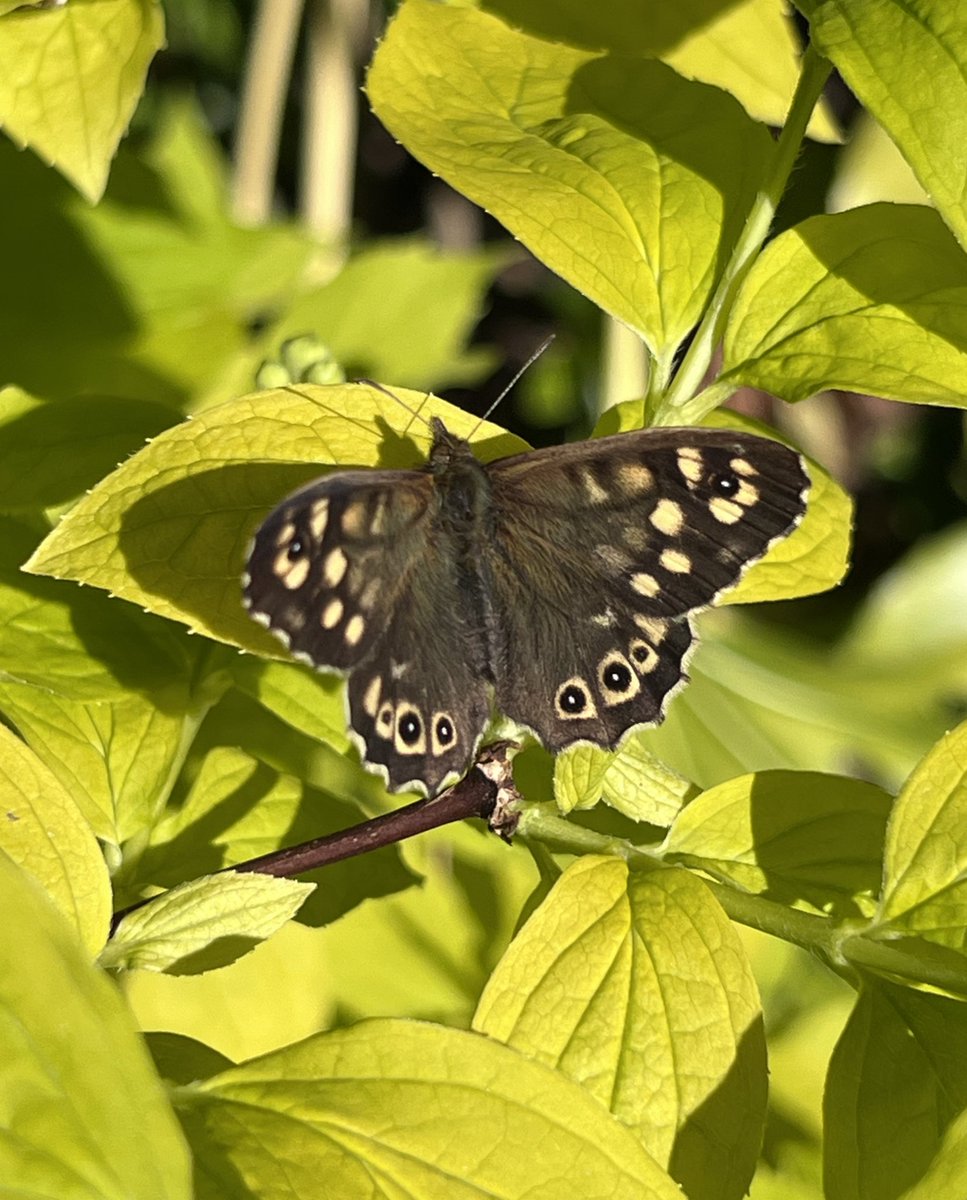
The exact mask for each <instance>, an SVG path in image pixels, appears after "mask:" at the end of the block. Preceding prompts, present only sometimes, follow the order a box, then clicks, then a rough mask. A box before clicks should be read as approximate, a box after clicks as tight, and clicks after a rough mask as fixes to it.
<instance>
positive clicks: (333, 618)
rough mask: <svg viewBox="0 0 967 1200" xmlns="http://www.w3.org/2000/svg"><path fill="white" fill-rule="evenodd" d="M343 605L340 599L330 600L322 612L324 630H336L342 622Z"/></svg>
mask: <svg viewBox="0 0 967 1200" xmlns="http://www.w3.org/2000/svg"><path fill="white" fill-rule="evenodd" d="M342 614H343V605H342V601H341V600H339V599H336V600H330V601H329V603H328V604H327V605H326V607H325V608H324V609H323V610H322V627H323V629H334V628H335V627H336V626H337V625H338V624H339V622H340V621H341V620H342Z"/></svg>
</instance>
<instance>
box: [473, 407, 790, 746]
mask: <svg viewBox="0 0 967 1200" xmlns="http://www.w3.org/2000/svg"><path fill="white" fill-rule="evenodd" d="M487 471H488V477H489V479H490V483H491V488H492V514H493V517H492V535H491V537H490V538H489V541H488V544H487V554H486V562H487V567H486V569H487V574H488V576H489V579H490V590H491V593H492V596H493V601H494V607H495V610H496V614H497V619H496V621H495V627H496V629H497V630H498V632H499V646H498V652H497V654H496V661H495V669H494V675H495V684H496V694H497V705H498V707H499V708H500V710H501V711H502V712H504V713H506V715H507V716H509V717H511V718H513V719H514V720H517V721H518V722H520V723H521V724H523V725H526V726H528V727H530V728H531V729H533V730H534V731H535V732H536V733H537V734H538V736H539V737H540V738H541V740H542V741H543V743H544V744H545V745H546V746H547V747H548V748H549V749H552V750H560V749H562V748H563V747H565V746H568V745H570V744H572V743H574V742H579V741H587V742H593V743H595V744H598V745H602V746H609V747H614V746H616V745H617V744H618V743H619V741H620V740H621V738H622V737H623V736H624V734H625V733H627V732H628V730H630V729H633V728H636V727H638V726H641V725H653V724H656V723H658V722H659V721H661V719H662V717H663V716H664V712H665V709H666V707H667V704H668V701H669V699H670V698H671V697H672V696H673V695H674V694H675V693H676V692H677V691H678V690H679V689H680V688H681V687H682V686H683V684H684V683H685V682H686V681H687V675H686V668H687V662H688V656H689V652H690V650H691V647H692V645H693V642H694V635H693V633H692V626H691V615H692V614H693V613H695V612H697V611H698V610H700V609H702V608H705V607H707V606H708V605H710V604H712V603H714V602H715V600H716V599H717V598H718V596H719V595H720V593H721V592H723V591H724V590H725V589H727V588H729V587H731V586H733V585H734V584H735V583H736V582H738V580H739V579H740V577H741V576H742V574H743V572H744V571H745V570H746V568H747V567H748V566H749V565H750V564H751V563H753V562H755V561H757V560H758V559H759V558H761V557H762V555H763V554H765V553H766V551H767V550H768V549H769V547H770V546H771V545H772V544H773V543H774V542H775V541H777V540H778V539H779V538H782V537H784V536H786V535H788V534H789V533H790V532H791V530H792V529H793V528H794V527H795V526H796V525H797V524H798V523H799V521H800V520H801V518H802V516H803V513H804V512H805V507H806V505H805V494H806V491H807V490H808V486H809V477H808V475H807V473H806V471H805V469H804V466H803V462H802V459H801V457H800V456H799V455H798V454H797V453H796V452H795V451H793V450H790V449H789V448H788V447H786V446H783V445H781V444H780V443H778V442H775V441H772V440H771V439H768V438H762V437H759V436H756V435H754V434H748V433H745V432H742V431H736V430H724V429H720V430H711V429H654V430H645V431H639V432H636V433H628V434H620V435H616V436H614V437H611V438H602V439H600V440H598V441H592V442H585V443H576V444H574V445H570V446H563V447H553V448H550V449H547V450H539V451H535V452H532V453H530V454H524V455H519V456H516V457H514V458H510V459H503V460H500V461H498V462H495V463H492V464H490V465H489V466H488V468H487Z"/></svg>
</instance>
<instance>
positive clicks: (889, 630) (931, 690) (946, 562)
mask: <svg viewBox="0 0 967 1200" xmlns="http://www.w3.org/2000/svg"><path fill="white" fill-rule="evenodd" d="M964 612H967V522H965V521H961V522H960V523H959V524H956V525H951V526H949V527H948V528H947V529H945V530H943V531H942V532H940V533H938V534H935V535H934V536H933V537H925V538H921V539H920V540H919V541H918V542H917V543H916V544H915V545H914V546H913V547H912V548H911V550H910V552H909V553H908V554H907V555H906V556H905V557H904V558H903V559H902V560H901V561H900V562H899V563H897V564H896V565H895V566H894V567H892V568H891V569H890V570H889V571H887V572H886V574H884V575H881V576H880V577H879V579H878V580H877V581H876V583H875V584H874V585H873V587H872V589H871V590H870V592H869V594H868V595H867V597H866V600H865V602H864V604H863V607H862V608H861V609H860V611H859V612H858V613H857V614H856V616H855V617H854V619H853V621H852V623H851V625H850V628H849V631H848V633H847V635H846V638H845V640H844V641H843V642H842V643H841V644H840V646H839V648H838V654H837V658H838V660H839V662H840V663H841V664H844V665H845V664H848V665H849V667H850V668H851V669H852V670H855V671H857V672H860V671H864V672H866V673H867V675H874V674H875V675H877V676H879V677H880V678H882V679H883V680H884V686H886V681H888V680H896V679H897V678H898V677H899V676H902V677H903V678H905V679H909V680H914V679H915V680H918V681H920V683H921V687H922V689H923V691H924V693H925V695H926V696H927V697H929V696H933V697H936V696H937V695H938V694H943V695H944V698H946V697H947V696H949V695H951V694H956V693H957V692H958V691H960V692H964V691H967V627H965V624H964V620H963V614H964ZM924 613H929V614H930V620H929V621H925V620H924V619H923V615H924Z"/></svg>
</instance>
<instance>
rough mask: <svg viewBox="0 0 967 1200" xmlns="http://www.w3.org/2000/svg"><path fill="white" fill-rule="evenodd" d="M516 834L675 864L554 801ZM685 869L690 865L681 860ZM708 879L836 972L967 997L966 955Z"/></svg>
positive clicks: (751, 918)
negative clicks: (576, 818) (580, 820)
mask: <svg viewBox="0 0 967 1200" xmlns="http://www.w3.org/2000/svg"><path fill="white" fill-rule="evenodd" d="M517 836H518V837H523V838H526V839H528V840H530V841H534V842H542V843H544V844H545V845H547V846H548V847H549V848H550V849H552V850H554V851H557V852H563V853H566V854H602V855H607V856H608V857H611V858H621V859H624V861H625V862H627V863H629V864H631V865H632V866H638V867H646V868H647V867H657V866H671V865H673V864H672V863H671V862H670V861H665V862H663V860H662V858H661V856H660V855H659V854H656V853H654V852H651V851H647V850H643V849H642V848H641V847H640V846H635V845H633V844H632V843H631V842H629V841H627V840H626V839H624V838H619V837H612V836H610V835H608V834H604V833H598V832H596V831H595V830H593V829H585V828H584V827H582V826H580V825H575V824H573V823H572V822H571V821H569V820H567V819H566V818H565V817H562V816H560V815H559V813H558V811H557V808H556V806H555V805H553V804H535V805H532V806H528V807H526V808H524V809H523V811H522V812H521V814H520V822H519V824H518V826H517ZM681 869H682V870H687V869H689V868H688V867H685V866H682V868H681ZM704 882H705V884H706V886H707V887H708V888H709V889H710V890H711V892H712V894H713V895H714V896H715V898H716V900H718V902H719V903H720V904H721V906H722V908H723V909H724V910H725V912H726V913H727V914H728V916H729V917H730V918H731V919H732V920H733V921H737V922H738V923H739V924H740V925H747V926H748V927H749V928H750V929H758V930H759V931H760V933H767V934H769V935H770V936H771V937H777V938H781V939H782V940H783V941H786V942H791V943H792V944H793V945H796V946H800V947H802V949H804V950H807V951H809V953H811V954H818V955H819V956H820V957H821V958H823V959H824V960H825V962H826V963H827V965H828V966H829V967H830V969H831V970H833V971H835V972H836V973H837V974H840V975H845V976H846V977H847V978H850V977H853V972H854V971H855V970H856V969H862V970H867V971H875V972H876V973H878V974H880V975H884V976H887V977H889V978H894V979H902V980H907V981H909V982H911V983H918V984H927V985H929V986H932V987H936V988H940V989H941V990H943V991H945V992H951V993H953V994H955V995H960V996H965V997H967V959H965V960H964V962H963V965H962V966H961V964H960V963H959V962H958V961H957V959H956V958H955V957H952V958H950V959H949V960H947V961H944V962H937V961H936V960H935V959H934V958H932V957H928V956H926V955H920V954H917V953H916V951H915V950H910V949H907V948H904V947H899V946H896V945H892V944H890V943H888V942H884V941H880V940H878V939H876V938H874V937H869V936H867V935H866V932H865V927H864V926H863V925H862V924H858V923H857V922H850V923H849V924H844V923H838V922H836V921H834V920H832V919H831V918H830V917H823V916H818V915H816V914H814V913H807V912H802V911H800V910H799V909H797V908H790V907H789V906H788V905H785V904H779V903H778V902H776V901H775V900H768V899H766V897H764V896H757V895H755V894H753V893H749V892H743V891H739V890H738V889H736V888H733V887H730V886H728V885H726V884H722V883H715V882H712V881H711V880H709V879H707V878H706V879H705V880H704Z"/></svg>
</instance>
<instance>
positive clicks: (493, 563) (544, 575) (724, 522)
mask: <svg viewBox="0 0 967 1200" xmlns="http://www.w3.org/2000/svg"><path fill="white" fill-rule="evenodd" d="M431 429H432V445H431V449H430V453H429V457H428V459H427V461H426V463H425V465H424V466H423V467H422V468H419V469H415V470H377V469H372V470H346V471H337V472H335V473H333V474H330V475H327V476H324V477H323V478H321V479H318V480H316V481H314V482H312V483H310V484H308V485H307V486H305V487H303V488H301V489H299V490H298V491H296V492H294V493H292V495H290V496H288V497H287V498H286V499H285V500H283V501H282V502H281V504H279V505H278V507H277V508H275V509H274V511H273V512H271V513H270V514H269V516H268V517H267V518H266V520H265V521H264V522H263V524H262V525H261V526H260V528H259V529H258V531H257V533H256V535H255V539H254V541H253V544H252V547H251V550H250V553H249V557H248V563H247V569H246V571H245V574H244V576H243V581H242V582H243V600H244V604H245V606H246V608H247V609H248V611H249V613H250V615H251V616H252V617H253V618H254V619H255V620H256V621H258V622H260V623H261V624H262V625H264V626H265V627H266V628H268V629H269V630H270V631H271V632H272V633H273V634H275V635H276V637H278V638H279V639H280V640H281V641H282V642H283V644H284V645H285V646H286V647H287V648H288V649H289V651H290V652H291V654H292V655H293V656H294V657H295V658H296V659H298V660H300V661H302V662H305V663H309V664H311V665H312V666H313V667H316V668H318V669H321V670H324V671H331V672H338V673H341V674H344V675H345V676H347V678H348V684H347V706H348V721H349V725H350V730H351V733H352V735H353V738H354V741H355V742H356V744H357V745H358V746H359V749H360V753H361V756H362V759H363V762H364V763H365V765H366V766H367V767H368V768H370V769H371V770H375V771H376V772H378V773H379V774H381V775H382V777H383V779H384V781H385V782H386V784H387V786H388V787H389V788H390V790H392V791H403V790H416V791H419V792H421V793H423V794H424V795H428V796H433V795H435V794H436V793H438V792H439V791H440V790H442V789H443V788H444V787H445V786H448V785H449V784H450V783H451V782H453V781H455V780H457V779H459V778H460V777H461V776H462V775H463V774H465V773H466V771H467V770H468V769H469V767H470V766H471V765H472V763H473V762H474V760H475V757H476V755H477V751H478V749H479V746H480V743H481V740H482V738H483V735H484V732H485V729H486V727H487V725H488V723H489V721H490V719H491V715H492V707H493V705H494V704H495V705H496V708H497V709H498V710H499V711H500V712H501V713H503V714H504V715H505V716H506V717H509V718H511V719H512V720H513V721H515V722H517V723H518V724H519V725H522V726H525V727H527V728H528V729H529V730H531V731H532V732H533V733H534V734H535V735H536V736H537V737H538V738H539V739H540V741H541V742H543V744H544V745H545V746H546V747H547V748H548V749H549V750H551V751H555V752H556V751H560V750H562V749H564V748H565V747H567V746H570V745H572V744H574V743H576V742H588V743H593V744H594V745H597V746H604V747H611V748H614V747H616V746H617V745H618V744H619V743H620V741H621V740H622V738H623V737H624V736H625V735H626V734H627V733H628V732H629V731H630V730H633V729H637V728H639V727H641V726H648V725H655V724H658V723H659V722H660V721H661V720H662V719H663V717H664V715H665V712H666V709H667V706H668V703H669V701H670V700H671V699H672V697H673V696H674V695H675V694H676V693H677V692H678V691H679V690H680V689H681V688H682V687H683V686H684V685H685V683H686V682H687V679H688V676H687V675H686V667H687V663H688V659H689V656H690V653H691V651H692V650H693V648H694V645H695V640H696V637H695V631H694V629H693V625H692V618H693V616H694V614H696V613H697V612H698V611H699V610H700V609H703V608H706V607H708V606H709V605H710V604H713V603H714V602H715V600H716V599H717V597H718V596H719V595H720V594H721V593H722V592H723V591H725V590H727V589H728V588H730V587H732V586H733V585H734V584H735V583H736V582H737V581H738V580H739V578H740V577H741V576H742V574H743V573H744V571H745V570H746V568H748V567H749V566H750V565H751V564H752V563H754V562H756V561H757V560H758V559H759V558H761V557H762V556H763V555H764V554H765V553H766V551H767V550H768V549H769V548H770V547H771V546H772V545H773V544H774V543H775V542H776V541H778V540H779V539H781V538H784V537H786V536H787V535H788V534H789V533H791V532H792V530H793V529H794V528H795V527H796V526H797V525H798V524H799V522H800V521H801V520H802V517H803V514H804V513H805V510H806V496H807V493H808V489H809V483H810V481H809V476H808V474H807V472H806V468H805V464H804V462H803V459H802V457H801V456H800V455H799V454H797V453H796V452H795V451H794V450H791V449H789V448H788V447H786V446H784V445H781V444H780V443H778V442H775V441H772V440H771V439H768V438H763V437H759V436H757V435H755V434H750V433H745V432H739V431H733V430H726V429H697V428H680V429H675V428H656V429H647V430H641V431H638V432H633V433H622V434H615V435H613V436H611V437H603V438H600V439H597V440H594V441H588V442H578V443H573V444H569V445H564V446H555V447H550V448H547V449H541V450H533V451H530V452H528V453H524V454H516V455H514V456H512V457H509V458H503V459H498V460H496V461H494V462H490V463H486V464H485V463H482V462H480V461H479V460H478V459H477V458H476V457H475V456H474V453H473V450H472V449H471V447H470V444H469V443H468V442H467V441H465V440H464V439H462V438H460V437H457V436H455V435H454V434H452V433H450V432H449V431H448V430H447V428H446V426H445V425H444V424H443V422H442V421H441V420H440V419H439V418H437V417H433V418H432V419H431Z"/></svg>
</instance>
